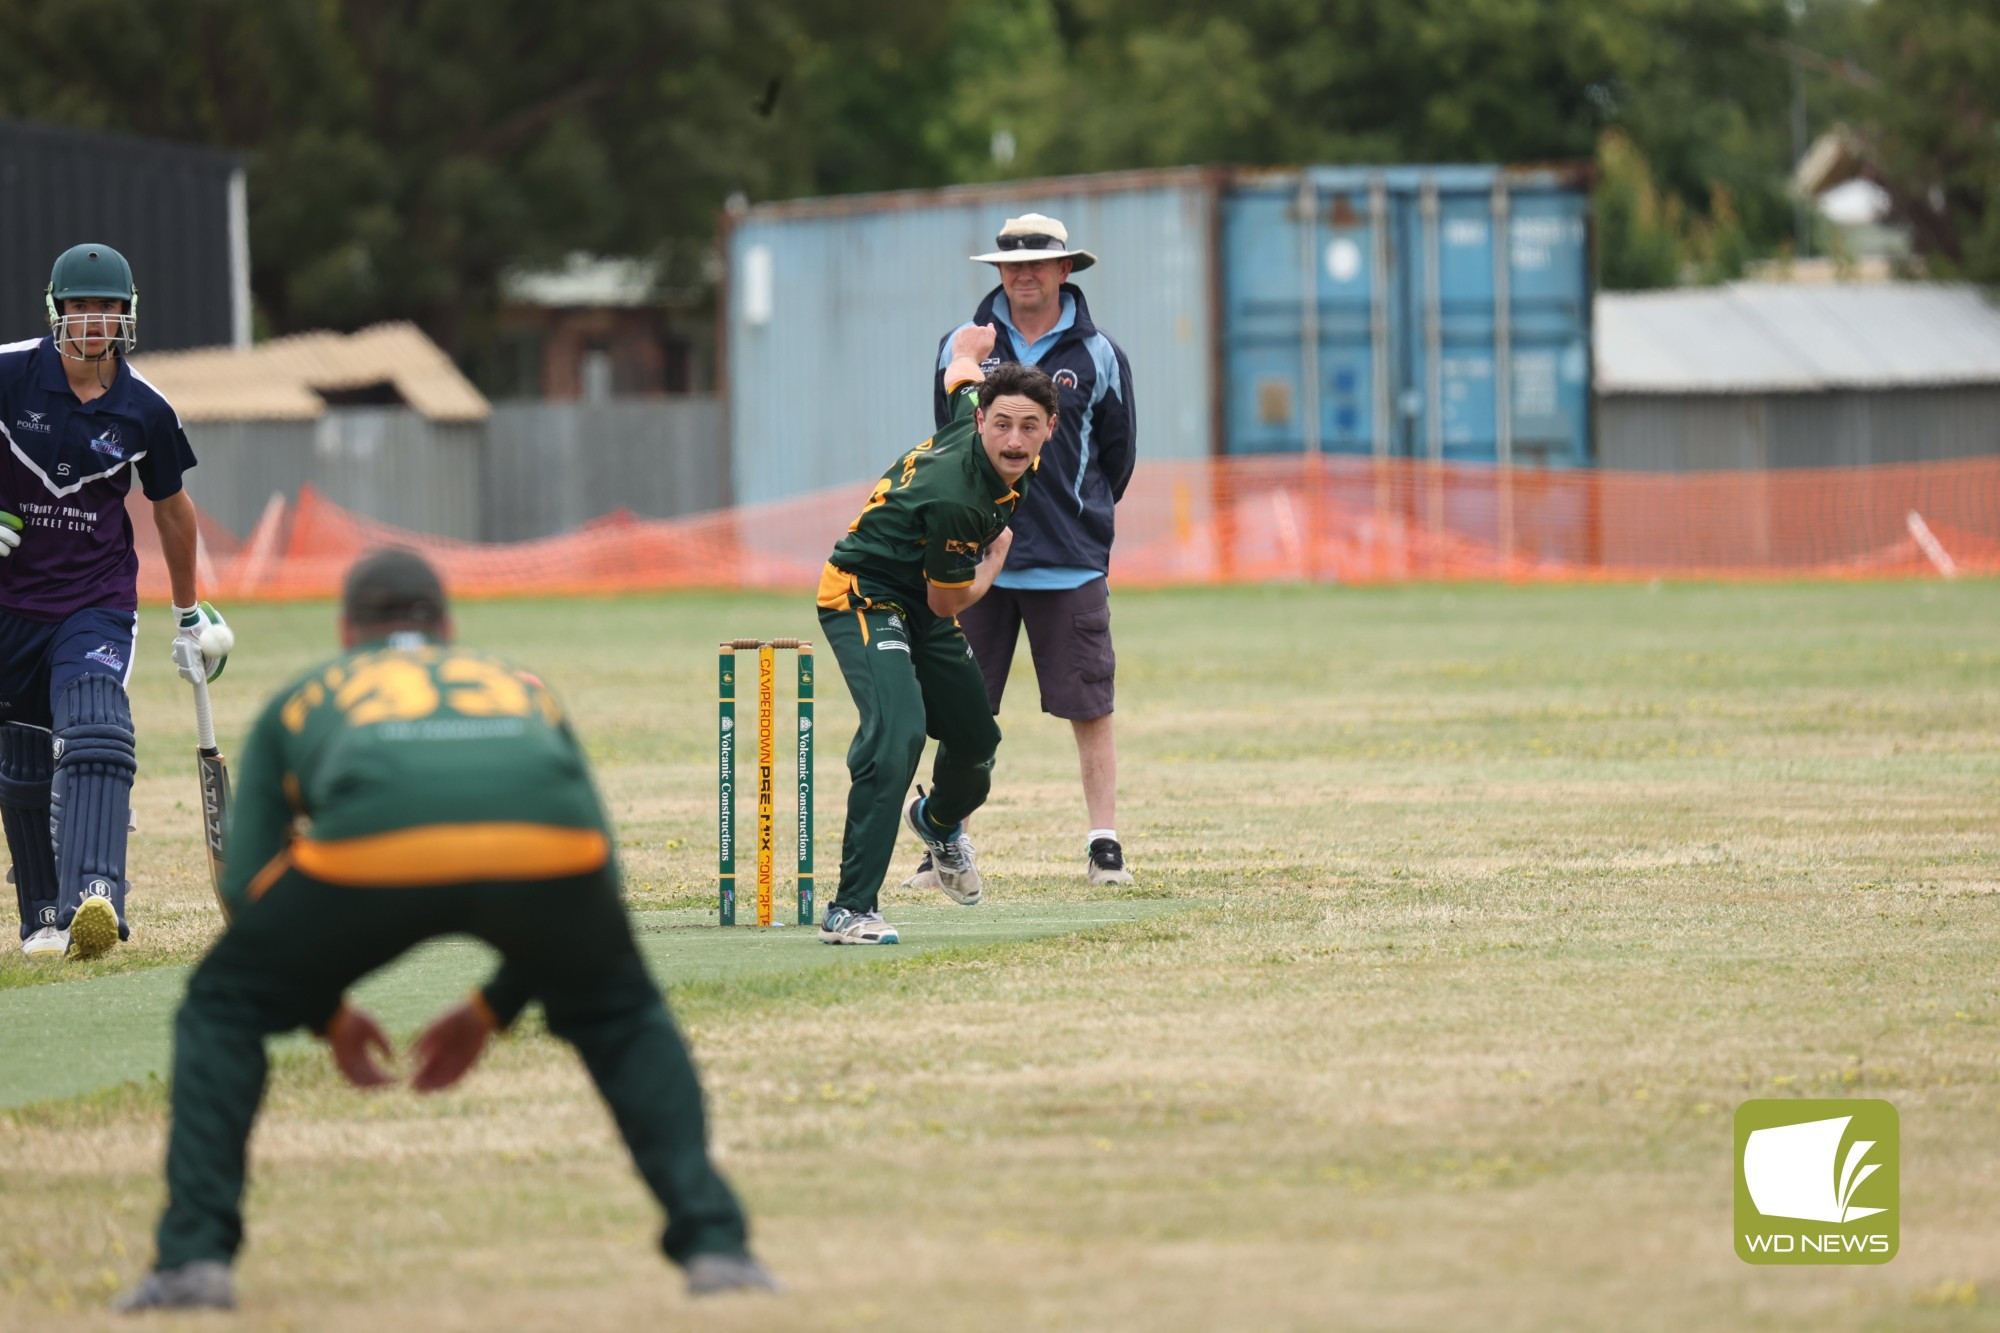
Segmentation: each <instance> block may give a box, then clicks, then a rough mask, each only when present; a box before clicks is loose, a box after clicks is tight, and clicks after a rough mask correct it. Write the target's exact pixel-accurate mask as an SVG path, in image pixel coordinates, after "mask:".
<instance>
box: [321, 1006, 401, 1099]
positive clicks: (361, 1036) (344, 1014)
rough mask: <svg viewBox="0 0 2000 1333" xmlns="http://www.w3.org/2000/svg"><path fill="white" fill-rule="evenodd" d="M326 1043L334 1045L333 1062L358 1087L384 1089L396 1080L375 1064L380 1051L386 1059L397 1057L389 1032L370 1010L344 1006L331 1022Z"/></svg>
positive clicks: (328, 1026)
mask: <svg viewBox="0 0 2000 1333" xmlns="http://www.w3.org/2000/svg"><path fill="white" fill-rule="evenodd" d="M326 1044H327V1045H328V1046H330V1047H332V1048H333V1063H334V1064H335V1065H337V1066H339V1068H340V1072H341V1074H342V1075H343V1076H344V1077H345V1078H346V1079H347V1081H348V1082H349V1083H352V1084H353V1085H354V1086H355V1087H357V1088H380V1087H385V1086H387V1085H388V1084H391V1083H394V1082H395V1081H396V1076H395V1075H394V1074H391V1073H390V1072H389V1071H388V1070H386V1069H384V1068H382V1066H381V1065H379V1064H377V1063H375V1055H374V1053H375V1052H377V1051H379V1052H381V1054H382V1058H383V1059H385V1060H393V1059H395V1058H396V1049H395V1047H393V1046H391V1045H390V1044H389V1034H388V1033H386V1032H384V1031H383V1030H382V1025H381V1024H380V1023H377V1022H376V1021H375V1016H374V1015H373V1014H371V1013H369V1012H368V1011H367V1010H366V1009H355V1008H351V1007H347V1006H343V1007H342V1008H341V1010H340V1012H339V1013H337V1014H335V1015H334V1016H333V1021H332V1022H331V1023H329V1024H327V1028H326Z"/></svg>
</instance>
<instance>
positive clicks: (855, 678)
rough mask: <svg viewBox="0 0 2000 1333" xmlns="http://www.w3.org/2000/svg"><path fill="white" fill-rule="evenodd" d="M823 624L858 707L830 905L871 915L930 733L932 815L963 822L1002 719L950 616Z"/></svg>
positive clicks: (872, 611) (876, 611) (873, 615)
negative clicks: (996, 718)
mask: <svg viewBox="0 0 2000 1333" xmlns="http://www.w3.org/2000/svg"><path fill="white" fill-rule="evenodd" d="M819 623H820V627H821V628H822V629H823V630H824V631H825V637H826V641H827V642H828V643H829V644H831V645H832V647H833V655H834V658H835V659H836V660H837V661H838V662H839V663H840V674H841V675H842V676H844V677H846V678H847V690H848V693H849V694H851V695H853V696H854V706H855V708H856V709H858V710H859V711H860V713H861V726H860V729H859V730H857V731H856V732H855V733H854V743H853V744H852V745H850V746H848V747H847V773H848V777H849V779H850V781H849V785H848V788H847V825H846V829H845V831H844V832H843V834H842V837H841V851H840V889H839V891H838V892H837V893H835V895H834V899H833V901H834V905H835V906H837V907H845V908H847V909H848V910H850V911H855V912H872V911H874V910H875V903H876V898H877V895H879V894H880V892H881V890H882V877H883V876H884V875H886V874H888V872H889V862H890V861H891V860H892V859H893V858H894V857H895V854H896V833H897V830H898V829H900V828H901V827H902V822H903V806H904V804H905V803H906V802H907V800H908V798H909V794H910V783H911V782H912V781H913V780H914V779H915V778H916V776H917V766H918V764H919V763H920V762H921V761H922V760H923V757H924V738H925V737H926V736H934V737H936V738H937V742H938V748H937V758H936V759H935V760H933V761H932V764H931V785H930V790H929V792H928V793H927V794H928V795H929V797H930V811H931V815H932V816H933V818H934V819H935V820H936V821H937V822H938V823H940V824H956V823H957V822H958V821H959V820H961V819H964V818H965V817H966V816H967V815H969V814H971V813H972V812H973V811H974V810H977V809H978V808H979V807H980V806H982V805H984V804H985V803H986V794H987V792H988V791H990V790H991V789H992V786H993V754H994V751H996V750H997V749H999V747H1000V724H999V723H998V722H996V721H994V720H993V706H992V705H991V704H990V703H988V702H987V700H986V681H985V678H984V677H983V676H981V675H980V674H979V664H978V663H977V662H975V661H973V660H972V648H971V646H970V645H968V644H967V643H966V641H965V635H964V634H962V633H960V632H959V628H958V622H957V621H956V620H954V619H952V618H951V617H949V616H935V615H932V614H930V612H928V611H922V612H918V613H917V614H915V615H910V614H907V613H905V612H902V611H899V610H897V609H896V608H894V607H884V606H871V607H868V608H865V609H863V610H848V611H832V610H827V609H824V608H822V609H821V611H820V613H819Z"/></svg>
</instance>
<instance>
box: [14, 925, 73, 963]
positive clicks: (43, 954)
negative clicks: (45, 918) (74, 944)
mask: <svg viewBox="0 0 2000 1333" xmlns="http://www.w3.org/2000/svg"><path fill="white" fill-rule="evenodd" d="M21 952H22V953H24V954H26V955H28V957H30V958H48V957H54V958H60V957H62V956H63V955H64V954H66V953H68V952H69V932H68V931H66V930H57V929H56V928H55V927H54V926H43V927H42V928H41V929H40V930H38V931H36V932H35V933H34V934H32V935H30V936H28V938H27V939H25V940H22V941H21Z"/></svg>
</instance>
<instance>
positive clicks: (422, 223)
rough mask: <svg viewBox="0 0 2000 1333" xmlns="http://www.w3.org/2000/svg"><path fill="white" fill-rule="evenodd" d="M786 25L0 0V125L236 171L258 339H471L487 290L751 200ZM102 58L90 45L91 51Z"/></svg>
mask: <svg viewBox="0 0 2000 1333" xmlns="http://www.w3.org/2000/svg"><path fill="white" fill-rule="evenodd" d="M793 17H794V7H793V6H790V5H784V4H779V3H776V2H775V0H745V3H741V4H735V5H729V6H722V5H714V6H711V5H663V4H658V3H651V2H649V0H596V2H595V3H592V4H589V5H583V6H568V7H565V6H551V5H548V4H545V3H530V2H529V0H426V2H425V3H423V4H411V3H389V2H388V0H205V2H204V3H199V4H174V5H162V4H156V3H152V2H151V0H78V3H74V4H67V5H44V4H41V3H39V0H0V32H6V33H7V34H8V40H7V41H6V42H5V43H0V112H4V113H7V114H14V115H28V116H39V117H42V118H46V119H53V120H58V121H63V122H67V123H70V124H77V125H83V126H88V127H98V128H105V129H114V130H124V131H131V132H136V133H143V134H149V135H155V136H162V137H166V138H169V139H177V140H182V141H187V142H195V143H205V144H212V145H217V146H222V147H227V148H232V149H237V150H240V151H242V152H244V153H245V155H246V157H247V159H248V162H249V167H250V179H251V235H252V256H253V263H254V270H253V274H252V282H253V289H254V292H255V296H256V301H257V304H258V307H259V314H260V316H261V319H262V322H263V323H264V324H265V325H266V326H267V327H269V328H270V329H272V330H273V331H275V332H290V331H293V330H298V329H304V328H313V327H324V326H329V325H330V326H334V327H341V328H352V327H355V326H358V325H361V324H365V323H368V322H371V321H375V320H381V319H389V318H413V319H416V320H417V321H418V322H420V323H421V324H422V325H423V326H424V327H425V328H426V329H427V330H429V331H430V332H431V333H432V335H433V336H435V337H437V338H438V339H439V341H440V342H442V343H443V344H444V345H445V346H446V347H448V348H450V349H452V350H454V351H456V352H460V353H464V352H467V351H468V350H472V349H476V347H477V346H478V345H479V344H480V343H481V342H482V341H483V340H484V339H485V338H486V337H487V336H488V335H489V334H490V329H491V319H492V315H493V312H494V307H495V303H496V300H497V288H498V279H499V275H500V273H501V272H502V271H503V270H504V269H505V268H506V267H508V266H509V265H513V264H519V263H530V264H532V263H538V262H548V261H553V260H555V259H557V258H558V257H560V256H561V255H562V254H564V253H565V252H567V251H570V250H575V249H584V250H594V251H600V252H608V253H628V254H652V253H657V252H660V251H661V250H662V249H670V248H671V247H672V243H673V241H674V240H675V239H676V238H685V237H706V236H707V235H708V234H709V233H710V231H711V229H712V225H713V219H714V216H715V214H716V212H717V210H718V209H719V208H720V205H721V203H722V200H723V198H724V197H725V195H726V194H727V193H729V192H730V191H731V190H736V189H745V190H751V191H753V192H762V191H766V190H769V189H771V188H773V187H774V185H775V184H776V182H775V180H774V179H773V177H772V175H771V174H770V170H769V169H770V168H771V167H773V166H777V167H782V166H783V164H784V161H785V158H784V156H783V154H782V153H777V152H773V151H771V150H772V148H773V145H774V142H775V141H776V140H777V138H778V135H779V127H778V125H777V124H776V123H775V122H774V120H773V119H772V118H771V117H769V116H767V115H760V114H759V112H760V111H768V110H769V107H768V106H760V105H759V97H758V94H759V93H760V91H761V90H763V89H764V88H765V86H766V83H765V81H766V79H767V77H768V70H769V68H770V64H771V62H770V58H769V52H770V50H771V49H772V48H773V44H774V43H781V42H783V41H784V40H786V34H787V33H788V32H789V31H790V30H791V28H792V27H793ZM108 34H115V39H114V38H112V37H111V36H108Z"/></svg>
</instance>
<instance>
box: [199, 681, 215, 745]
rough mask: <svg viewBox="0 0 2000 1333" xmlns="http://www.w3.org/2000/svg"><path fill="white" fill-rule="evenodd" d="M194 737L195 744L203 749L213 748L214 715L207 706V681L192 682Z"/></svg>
mask: <svg viewBox="0 0 2000 1333" xmlns="http://www.w3.org/2000/svg"><path fill="white" fill-rule="evenodd" d="M194 737H195V744H197V745H199V746H200V747H201V748H202V749H204V750H213V749H214V748H215V715H214V713H212V712H211V711H209V707H208V682H207V681H205V680H198V681H196V682H195V683H194Z"/></svg>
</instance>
